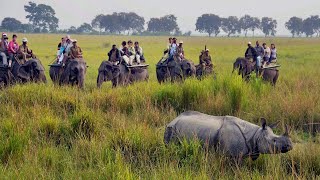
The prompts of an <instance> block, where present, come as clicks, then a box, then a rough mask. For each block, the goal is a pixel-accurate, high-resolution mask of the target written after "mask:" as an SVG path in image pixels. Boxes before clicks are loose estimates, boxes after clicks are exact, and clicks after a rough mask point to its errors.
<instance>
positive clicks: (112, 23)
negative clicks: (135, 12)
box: [101, 13, 125, 34]
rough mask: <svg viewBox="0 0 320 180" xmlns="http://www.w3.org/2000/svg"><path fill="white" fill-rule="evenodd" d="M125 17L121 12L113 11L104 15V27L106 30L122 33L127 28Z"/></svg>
mask: <svg viewBox="0 0 320 180" xmlns="http://www.w3.org/2000/svg"><path fill="white" fill-rule="evenodd" d="M122 21H123V18H122V17H121V16H120V15H119V13H113V14H111V15H110V14H109V15H105V16H103V18H102V19H101V24H102V27H104V29H105V31H106V32H110V33H118V34H121V32H122V31H124V30H125V28H124V26H123V24H122Z"/></svg>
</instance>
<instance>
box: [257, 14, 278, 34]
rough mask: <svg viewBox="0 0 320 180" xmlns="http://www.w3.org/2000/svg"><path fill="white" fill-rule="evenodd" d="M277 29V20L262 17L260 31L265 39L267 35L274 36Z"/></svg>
mask: <svg viewBox="0 0 320 180" xmlns="http://www.w3.org/2000/svg"><path fill="white" fill-rule="evenodd" d="M276 28H277V20H274V19H272V18H269V17H263V18H262V20H261V29H262V32H263V33H264V35H265V36H266V37H267V36H269V35H271V36H275V34H276V32H277V31H276Z"/></svg>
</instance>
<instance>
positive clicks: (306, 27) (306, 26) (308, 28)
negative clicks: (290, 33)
mask: <svg viewBox="0 0 320 180" xmlns="http://www.w3.org/2000/svg"><path fill="white" fill-rule="evenodd" d="M314 27H315V25H314V19H313V18H312V17H308V18H307V19H305V20H303V25H302V31H303V32H304V33H305V34H306V36H307V37H309V36H311V37H312V35H313V34H314V33H315V28H314Z"/></svg>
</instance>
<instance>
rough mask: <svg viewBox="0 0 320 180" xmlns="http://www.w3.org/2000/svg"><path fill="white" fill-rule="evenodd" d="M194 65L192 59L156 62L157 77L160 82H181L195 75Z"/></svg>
mask: <svg viewBox="0 0 320 180" xmlns="http://www.w3.org/2000/svg"><path fill="white" fill-rule="evenodd" d="M195 74H196V67H195V65H194V63H193V62H192V61H189V60H186V59H184V60H182V61H181V62H176V61H170V62H168V63H166V64H164V63H158V64H157V79H158V82H159V83H160V84H161V83H163V82H165V81H167V80H169V79H170V80H171V83H174V82H176V81H179V82H183V81H184V80H185V79H186V78H188V77H192V76H195Z"/></svg>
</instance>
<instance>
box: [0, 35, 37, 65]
mask: <svg viewBox="0 0 320 180" xmlns="http://www.w3.org/2000/svg"><path fill="white" fill-rule="evenodd" d="M17 38H18V36H17V35H16V34H13V35H12V40H11V41H9V37H8V35H7V34H6V33H2V35H1V42H0V58H1V60H2V66H4V67H9V68H11V66H12V64H13V62H15V61H16V62H18V63H19V64H21V63H22V64H24V63H25V62H26V61H27V60H28V59H30V58H32V59H34V58H36V56H35V54H34V53H33V51H32V50H31V49H30V48H29V47H28V45H27V44H28V39H27V38H22V44H21V45H20V46H19V44H18V42H17Z"/></svg>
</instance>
